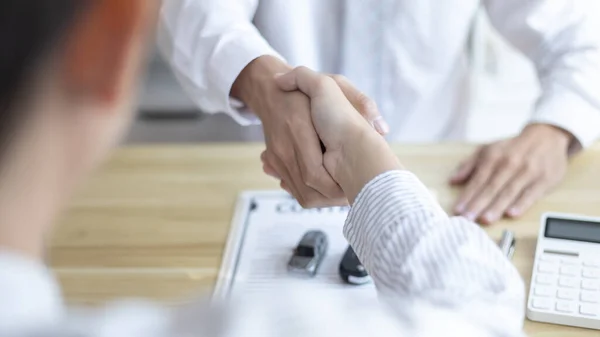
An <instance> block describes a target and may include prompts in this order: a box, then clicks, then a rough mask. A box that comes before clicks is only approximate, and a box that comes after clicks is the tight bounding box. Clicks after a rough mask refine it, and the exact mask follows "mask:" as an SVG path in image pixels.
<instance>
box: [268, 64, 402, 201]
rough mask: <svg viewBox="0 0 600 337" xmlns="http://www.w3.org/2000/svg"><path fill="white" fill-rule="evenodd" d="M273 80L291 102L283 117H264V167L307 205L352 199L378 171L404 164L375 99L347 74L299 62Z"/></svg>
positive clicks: (394, 168) (398, 167) (399, 166)
mask: <svg viewBox="0 0 600 337" xmlns="http://www.w3.org/2000/svg"><path fill="white" fill-rule="evenodd" d="M274 84H275V85H276V87H277V88H278V89H279V90H281V91H283V92H286V93H288V94H289V97H290V99H291V102H290V103H289V104H290V105H289V110H287V111H286V110H283V111H281V113H282V114H284V116H285V117H284V118H279V119H278V120H277V121H276V122H273V121H271V120H270V121H265V122H263V124H264V127H265V136H266V138H267V150H266V151H264V152H263V153H262V155H261V159H262V162H263V170H264V171H265V173H267V174H268V175H271V176H273V177H275V178H277V179H279V180H281V187H282V188H283V189H285V190H286V191H288V192H289V193H290V194H292V195H293V196H294V197H296V199H297V200H298V202H299V203H300V204H301V205H302V206H303V207H305V208H310V207H323V206H342V205H347V204H348V202H349V201H350V202H352V201H353V200H354V198H355V197H356V195H357V194H358V193H359V192H360V190H361V189H362V187H363V186H364V185H365V184H366V183H367V182H369V181H370V180H371V179H373V178H374V177H375V176H377V175H378V174H380V173H383V172H386V171H389V170H397V169H401V165H400V163H399V161H398V159H397V157H396V156H395V155H394V153H393V152H392V151H391V149H390V148H389V146H388V144H387V143H386V142H385V140H384V139H383V137H382V135H383V134H385V133H386V132H388V126H387V124H385V122H384V121H383V119H382V118H381V116H380V114H379V112H378V110H377V106H376V104H375V103H374V102H373V101H372V100H371V99H369V98H368V97H367V96H365V95H364V94H362V93H361V92H360V91H358V90H357V89H356V88H354V87H353V86H352V85H351V84H350V82H349V81H347V80H346V79H345V78H343V77H341V76H326V75H322V74H319V73H316V72H314V71H312V70H310V69H308V68H306V67H299V68H296V69H294V70H292V71H290V72H287V73H282V74H277V75H275V77H274ZM296 109H301V110H300V111H294V110H296ZM303 111H305V113H302V112H303Z"/></svg>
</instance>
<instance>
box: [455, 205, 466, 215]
mask: <svg viewBox="0 0 600 337" xmlns="http://www.w3.org/2000/svg"><path fill="white" fill-rule="evenodd" d="M464 210H465V205H464V204H458V205H456V207H454V212H455V213H456V214H462V212H464Z"/></svg>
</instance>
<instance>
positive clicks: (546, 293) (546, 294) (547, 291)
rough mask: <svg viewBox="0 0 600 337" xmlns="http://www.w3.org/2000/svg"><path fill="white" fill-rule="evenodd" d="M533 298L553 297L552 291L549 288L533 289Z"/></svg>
mask: <svg viewBox="0 0 600 337" xmlns="http://www.w3.org/2000/svg"><path fill="white" fill-rule="evenodd" d="M533 293H534V294H535V296H542V297H550V296H553V295H554V291H552V288H550V287H535V289H534V290H533Z"/></svg>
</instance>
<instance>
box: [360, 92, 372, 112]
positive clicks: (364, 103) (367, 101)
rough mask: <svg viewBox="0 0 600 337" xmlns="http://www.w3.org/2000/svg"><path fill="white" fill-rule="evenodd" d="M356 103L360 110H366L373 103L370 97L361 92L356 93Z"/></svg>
mask: <svg viewBox="0 0 600 337" xmlns="http://www.w3.org/2000/svg"><path fill="white" fill-rule="evenodd" d="M356 103H357V104H358V105H359V106H360V107H361V108H362V110H366V109H368V108H370V107H371V106H373V104H374V103H373V101H372V100H371V98H370V97H369V96H367V95H365V93H363V92H359V93H358V94H356Z"/></svg>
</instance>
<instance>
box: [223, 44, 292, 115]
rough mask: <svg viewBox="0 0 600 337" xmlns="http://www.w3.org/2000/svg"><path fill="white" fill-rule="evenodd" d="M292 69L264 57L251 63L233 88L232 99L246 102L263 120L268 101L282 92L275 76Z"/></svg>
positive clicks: (280, 62)
mask: <svg viewBox="0 0 600 337" xmlns="http://www.w3.org/2000/svg"><path fill="white" fill-rule="evenodd" d="M291 69H292V68H291V67H290V66H289V65H287V64H286V63H285V62H283V61H282V60H281V59H279V58H277V57H273V56H269V55H264V56H260V57H258V58H256V59H255V60H253V61H252V62H250V63H249V64H248V65H247V66H246V67H245V68H244V70H242V72H241V73H240V75H239V76H238V77H237V79H236V80H235V82H234V83H233V86H232V87H231V97H234V98H237V99H239V100H240V101H242V102H244V104H246V105H247V106H248V107H249V108H250V110H252V112H254V113H255V114H256V115H257V116H258V117H259V118H260V119H261V120H262V119H263V118H265V117H266V116H265V114H266V113H267V112H268V110H269V109H266V104H267V100H268V99H269V98H270V97H271V96H272V95H273V93H274V92H281V93H282V94H283V92H282V91H280V90H279V89H278V88H277V86H276V84H275V82H274V78H275V75H276V74H278V73H285V72H288V71H290V70H291Z"/></svg>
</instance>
